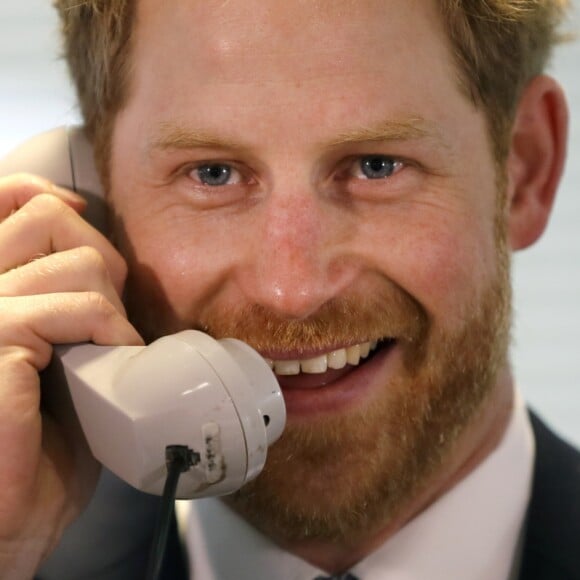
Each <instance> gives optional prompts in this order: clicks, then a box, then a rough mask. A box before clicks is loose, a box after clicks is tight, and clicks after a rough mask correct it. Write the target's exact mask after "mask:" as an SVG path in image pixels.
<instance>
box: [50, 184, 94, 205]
mask: <svg viewBox="0 0 580 580" xmlns="http://www.w3.org/2000/svg"><path fill="white" fill-rule="evenodd" d="M52 192H53V193H56V194H57V195H58V196H59V197H62V198H64V199H67V200H69V201H72V202H74V203H77V204H79V203H82V204H83V205H86V203H87V200H86V199H85V198H84V197H83V196H82V195H79V194H78V193H75V192H74V191H71V190H70V189H65V188H64V187H60V186H59V185H53V186H52Z"/></svg>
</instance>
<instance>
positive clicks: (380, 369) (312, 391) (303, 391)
mask: <svg viewBox="0 0 580 580" xmlns="http://www.w3.org/2000/svg"><path fill="white" fill-rule="evenodd" d="M399 351H400V349H399V347H398V346H397V345H396V344H394V345H392V346H388V347H384V348H383V349H381V350H380V351H379V352H377V353H376V354H375V355H374V356H373V357H372V358H371V359H370V360H369V361H368V362H366V363H364V364H362V365H360V366H357V367H354V368H353V369H352V371H350V372H348V373H346V374H345V375H343V376H341V377H340V378H339V379H337V380H335V381H333V382H330V383H328V384H326V385H324V386H320V387H316V388H312V387H309V388H300V387H299V386H292V388H285V387H284V384H283V383H284V379H283V378H281V380H280V383H281V388H282V393H283V395H284V401H285V403H286V412H287V414H288V418H289V419H290V420H292V419H301V418H309V417H311V416H313V415H319V414H321V413H333V414H336V413H344V412H345V411H348V410H350V409H352V408H354V407H355V406H358V405H361V404H363V403H365V402H366V401H368V400H369V399H370V398H372V397H373V396H375V393H376V392H377V391H378V390H380V389H383V388H384V385H385V383H386V382H387V381H388V380H389V377H390V375H391V374H392V368H393V367H394V366H395V365H394V363H395V359H396V358H397V357H398V356H399Z"/></svg>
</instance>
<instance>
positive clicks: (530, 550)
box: [520, 413, 580, 580]
mask: <svg viewBox="0 0 580 580" xmlns="http://www.w3.org/2000/svg"><path fill="white" fill-rule="evenodd" d="M531 419H532V426H533V428H534V435H535V438H536V463H535V466H534V481H533V491H532V501H531V503H530V507H529V510H528V517H527V529H526V535H525V541H524V551H523V557H522V568H521V573H520V580H580V453H579V452H578V451H577V450H576V449H574V448H573V447H571V446H570V445H568V444H567V443H565V442H564V441H562V440H561V439H559V438H558V437H557V436H556V435H554V433H552V432H551V431H550V430H549V429H548V428H547V427H546V426H545V425H544V424H543V423H542V422H541V421H540V419H539V418H538V417H537V416H536V415H534V414H533V413H532V414H531Z"/></svg>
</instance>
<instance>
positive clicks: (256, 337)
mask: <svg viewBox="0 0 580 580" xmlns="http://www.w3.org/2000/svg"><path fill="white" fill-rule="evenodd" d="M428 327H429V318H428V315H427V313H426V311H425V309H424V308H423V307H422V306H421V305H420V304H419V303H418V302H417V301H416V300H415V299H414V298H413V297H412V296H410V295H409V294H407V293H406V292H404V291H403V290H401V289H400V288H398V287H396V286H394V285H389V286H388V287H387V288H383V289H381V290H380V291H378V292H376V293H373V295H372V296H370V297H369V296H368V295H366V296H364V297H363V296H344V297H337V298H334V299H332V300H330V301H328V302H327V303H325V304H324V305H322V306H321V307H320V308H319V309H318V310H317V311H316V313H315V314H313V315H312V316H309V317H308V318H304V319H289V318H285V317H284V316H282V315H280V314H277V313H275V312H272V311H271V310H269V309H267V308H265V307H264V306H261V305H259V304H253V305H248V306H244V307H223V306H222V307H220V308H219V309H217V308H216V309H215V310H214V309H211V308H210V309H209V310H208V311H206V312H205V313H204V315H203V316H202V317H200V319H199V320H198V322H197V324H196V328H197V329H198V330H201V331H203V332H206V333H208V334H210V335H211V336H213V337H214V338H217V339H220V338H227V337H231V338H237V339H239V340H242V341H244V342H246V343H247V344H249V345H250V346H251V347H253V348H254V349H256V350H258V351H266V350H274V351H277V350H281V351H284V350H290V351H293V352H298V353H300V351H309V350H310V351H312V350H324V349H326V348H328V347H340V346H348V345H350V344H356V343H359V342H366V341H368V340H381V339H388V338H394V339H396V340H397V341H399V342H407V343H419V342H421V341H422V340H423V339H424V338H425V337H426V335H427V332H428Z"/></svg>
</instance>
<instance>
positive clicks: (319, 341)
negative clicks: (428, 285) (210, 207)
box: [116, 195, 511, 542]
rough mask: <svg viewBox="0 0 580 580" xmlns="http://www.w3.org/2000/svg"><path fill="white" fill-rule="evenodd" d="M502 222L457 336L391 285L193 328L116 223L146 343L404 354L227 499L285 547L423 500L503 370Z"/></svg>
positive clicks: (377, 523)
mask: <svg viewBox="0 0 580 580" xmlns="http://www.w3.org/2000/svg"><path fill="white" fill-rule="evenodd" d="M498 197H499V198H500V200H501V198H502V196H501V195H500V196H498ZM500 205H501V204H500ZM502 215H503V213H502V212H501V211H498V212H497V215H496V219H495V222H496V223H495V229H496V232H495V233H496V258H497V259H496V266H497V267H496V272H495V274H494V276H493V277H491V279H490V280H489V281H488V284H487V287H486V288H484V289H483V290H480V292H479V293H478V294H477V295H475V292H474V299H473V302H472V303H471V304H467V305H465V304H464V305H462V306H461V305H458V307H461V310H462V312H463V313H464V316H463V317H462V320H463V324H462V325H461V326H460V327H458V328H455V329H453V330H452V331H450V330H449V329H447V330H445V331H444V330H442V329H441V328H439V327H438V326H437V325H435V324H434V323H433V322H432V320H431V319H430V317H429V316H428V314H427V312H426V311H425V310H424V309H423V307H422V306H421V305H420V304H419V303H418V302H417V301H416V300H415V299H413V298H412V297H411V296H410V295H409V294H407V293H406V292H404V291H403V290H402V289H401V288H399V287H398V286H396V285H395V284H393V283H392V282H390V281H386V280H385V281H383V283H384V288H383V289H382V290H381V291H379V292H377V293H375V295H374V296H372V297H369V296H366V297H364V296H357V297H349V298H337V299H335V300H333V301H331V302H329V303H327V304H326V305H325V306H324V307H323V308H321V309H320V311H319V312H318V313H317V314H316V316H313V317H312V318H310V319H308V320H300V321H295V320H287V319H281V318H279V317H277V316H275V315H273V314H271V313H270V312H268V311H266V310H265V309H264V308H262V307H261V306H257V305H255V306H249V307H245V308H240V309H236V310H231V309H230V310H227V311H226V310H224V309H223V308H218V307H215V308H214V309H212V308H209V309H207V310H206V311H205V312H203V313H201V314H200V315H199V316H198V318H197V320H194V321H179V320H176V319H175V317H173V318H172V316H171V309H170V307H169V306H168V304H167V302H166V301H165V300H164V294H163V291H162V289H161V288H160V287H159V286H158V285H157V284H156V283H155V282H154V278H153V277H151V275H150V274H148V273H147V268H144V269H142V268H140V267H139V264H138V263H137V261H136V260H135V259H132V251H131V249H130V244H128V243H126V239H125V240H123V238H124V236H123V235H122V234H123V231H122V230H123V229H122V225H121V222H120V220H117V224H116V234H117V240H123V241H124V242H125V243H122V244H121V246H125V247H124V248H123V247H121V251H123V253H124V254H125V256H126V258H127V260H128V263H129V271H130V276H129V280H128V283H127V290H126V298H127V300H126V304H127V309H128V312H129V317H130V320H131V321H132V322H133V324H134V325H135V326H136V328H137V329H138V330H139V331H140V332H141V333H142V335H143V336H144V337H145V339H146V340H147V341H150V340H154V339H155V338H158V337H159V336H162V335H163V334H167V333H170V332H176V331H178V330H182V329H184V328H197V329H200V330H203V331H205V332H208V333H209V334H211V335H212V336H214V337H216V338H222V337H235V338H238V339H241V340H243V341H245V342H247V343H248V344H250V345H251V346H253V347H254V348H256V349H258V350H260V349H264V348H269V349H273V350H284V349H289V350H293V349H296V348H300V347H303V348H309V347H310V348H317V347H319V348H324V347H326V348H328V346H329V345H336V344H341V343H344V344H351V343H356V342H360V341H365V340H369V338H376V337H379V336H382V337H393V336H395V337H397V343H398V346H399V347H401V348H402V349H403V357H402V360H403V361H404V362H403V364H402V365H401V368H398V369H397V373H396V378H393V380H391V381H390V382H389V384H386V385H385V387H384V390H383V391H382V392H381V394H380V397H374V398H373V400H372V401H371V403H370V404H368V405H364V406H359V408H357V410H356V411H352V412H349V413H348V414H342V415H341V416H333V417H325V418H324V419H320V420H316V421H313V420H311V421H309V422H308V424H305V423H292V422H290V423H289V424H288V426H287V427H286V429H285V431H284V433H283V435H282V437H281V438H280V439H279V441H278V442H276V444H274V445H273V446H272V447H271V448H270V450H269V453H268V460H267V463H266V467H265V469H264V470H263V472H262V473H261V474H260V475H259V476H258V478H257V479H256V480H254V481H252V482H250V483H248V484H247V485H246V486H244V488H242V490H240V491H239V492H237V493H236V494H234V495H233V496H230V497H229V498H228V499H227V502H228V504H229V505H230V506H231V507H232V508H233V509H234V510H236V511H237V512H239V513H240V514H241V515H242V516H243V517H244V518H245V519H246V520H248V521H249V522H250V523H252V524H253V525H254V526H255V527H257V528H258V529H260V530H262V531H263V532H264V533H266V534H268V535H270V536H272V537H273V538H277V539H278V541H281V542H291V541H293V542H296V541H298V542H299V541H304V540H309V539H317V540H331V541H340V540H342V539H345V538H349V539H350V540H352V539H354V538H356V536H357V534H363V533H365V532H369V531H372V530H379V529H381V527H384V526H385V525H388V522H389V521H392V519H393V518H395V517H396V516H397V515H398V513H399V512H400V510H401V508H402V507H404V506H405V505H407V504H408V502H409V501H411V500H412V499H413V498H414V497H416V495H417V494H418V493H420V492H421V490H422V488H423V486H425V485H426V484H427V483H428V480H429V478H430V477H431V476H432V475H433V474H434V473H436V472H437V470H438V469H439V468H440V467H441V465H442V463H443V462H445V460H446V458H448V457H449V455H450V452H451V451H452V447H453V444H454V442H455V441H456V440H457V438H458V437H459V436H460V435H461V434H462V432H463V430H464V428H465V427H466V426H467V425H468V424H469V422H470V420H471V419H472V418H473V417H474V415H475V414H476V412H477V411H478V410H479V409H480V408H481V406H482V404H483V403H484V401H485V399H486V396H487V395H488V394H489V393H490V392H491V391H492V389H493V386H494V384H495V382H496V379H497V375H498V371H499V370H500V369H501V368H502V366H503V365H504V364H505V363H506V361H507V350H508V343H509V327H510V306H511V287H510V281H509V256H508V251H507V246H506V241H505V238H506V236H505V224H504V223H503V222H502V221H501V216H502ZM127 250H128V251H127Z"/></svg>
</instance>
